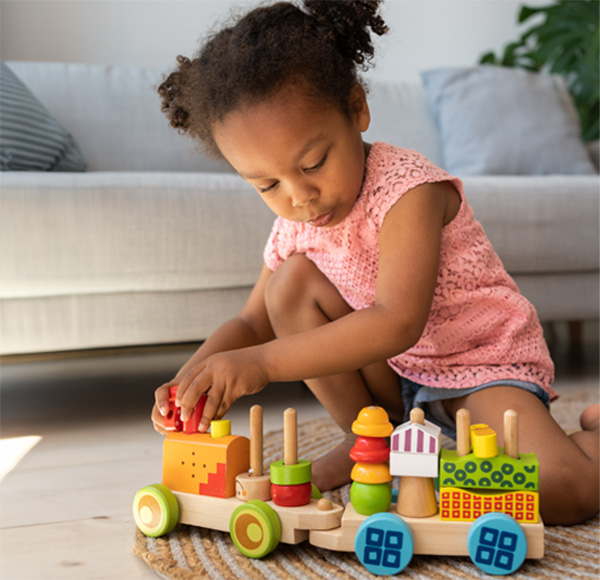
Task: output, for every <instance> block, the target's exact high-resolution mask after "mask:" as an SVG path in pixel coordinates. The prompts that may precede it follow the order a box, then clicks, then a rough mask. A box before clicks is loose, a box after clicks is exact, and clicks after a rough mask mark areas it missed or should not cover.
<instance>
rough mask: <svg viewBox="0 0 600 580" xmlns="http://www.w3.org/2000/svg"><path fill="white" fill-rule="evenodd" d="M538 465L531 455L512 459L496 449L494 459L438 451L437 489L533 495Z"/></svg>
mask: <svg viewBox="0 0 600 580" xmlns="http://www.w3.org/2000/svg"><path fill="white" fill-rule="evenodd" d="M538 485H539V464H538V461H537V459H536V456H535V453H523V454H521V455H520V457H519V459H513V458H512V457H509V456H508V455H506V454H505V453H504V449H503V448H502V447H499V448H498V455H497V456H496V457H491V458H488V459H480V458H478V457H475V454H474V453H469V455H465V456H463V457H457V455H456V451H453V450H451V449H442V453H441V456H440V486H443V487H461V488H481V489H498V490H502V491H510V490H515V491H516V490H531V491H537V489H538Z"/></svg>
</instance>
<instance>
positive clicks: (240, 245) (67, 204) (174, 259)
mask: <svg viewBox="0 0 600 580" xmlns="http://www.w3.org/2000/svg"><path fill="white" fill-rule="evenodd" d="M8 64H9V66H10V68H11V69H12V70H13V71H14V72H15V74H16V75H17V76H18V77H19V78H20V79H21V80H22V81H23V82H24V83H25V84H26V85H27V86H28V87H29V88H30V89H31V91H32V92H33V93H34V94H35V95H36V96H37V97H38V98H39V99H40V101H41V102H42V103H43V104H44V105H45V106H46V107H47V108H48V110H49V111H50V112H51V113H52V114H53V116H54V117H55V118H56V119H57V120H58V121H59V122H60V123H61V124H62V125H63V126H64V127H65V128H66V129H67V130H68V131H69V132H70V133H71V134H72V135H73V136H74V138H75V140H76V141H77V143H78V144H79V146H80V148H81V150H82V151H83V154H84V156H85V157H86V160H87V162H88V168H87V171H86V172H84V173H52V172H48V173H40V172H3V173H2V174H1V175H0V179H1V186H2V187H1V205H0V325H1V326H0V354H4V355H6V354H22V353H36V352H48V351H66V350H78V349H88V348H102V347H114V346H126V345H146V344H158V343H161V344H162V343H175V342H188V341H198V340H201V339H203V338H205V337H206V336H207V335H208V334H209V333H210V332H211V331H212V330H213V329H214V328H216V326H217V325H218V324H220V323H221V322H222V321H224V320H226V319H227V318H228V317H230V316H231V315H233V314H234V313H236V312H237V311H238V309H239V308H240V307H241V305H242V304H243V302H244V300H245V298H246V297H247V295H248V292H249V290H250V288H251V286H252V284H253V282H254V281H255V279H256V276H257V274H258V272H259V269H260V266H261V261H262V258H261V256H262V249H263V246H264V243H265V241H266V238H267V236H268V233H269V230H270V226H271V223H272V220H273V216H272V214H271V213H270V211H269V210H268V209H267V208H266V206H264V205H263V204H262V202H261V201H260V199H259V198H258V196H257V195H256V194H255V193H254V191H253V189H252V188H251V187H249V186H248V185H247V184H245V183H244V182H243V181H242V180H241V179H240V178H239V177H238V176H236V175H234V174H231V173H228V172H227V169H225V168H223V167H221V166H220V165H218V164H217V163H215V162H213V161H209V160H207V159H205V158H204V157H202V156H201V155H199V154H198V153H196V152H194V151H193V143H192V142H191V141H189V140H188V139H187V138H185V137H181V136H179V135H178V134H177V132H176V131H174V130H173V129H171V128H170V127H169V126H168V123H167V121H166V119H165V118H164V117H163V115H162V113H161V111H160V103H159V98H158V96H157V93H156V90H155V89H156V86H157V85H158V84H159V83H160V81H161V78H162V72H163V71H161V70H158V69H149V68H133V67H113V66H94V65H81V64H62V63H31V62H11V63H8ZM370 103H371V111H372V117H373V121H372V127H371V129H369V133H368V134H367V136H366V138H367V140H370V141H374V140H383V141H387V142H390V143H394V144H398V145H401V146H404V147H410V148H414V149H417V150H419V151H421V152H423V153H424V154H426V155H427V156H428V157H429V158H430V159H431V160H432V161H433V162H435V163H438V164H439V165H442V166H443V162H442V155H441V146H440V138H439V135H438V133H437V130H436V126H435V124H434V121H433V119H432V116H431V114H430V111H429V106H428V101H427V98H426V94H425V91H424V88H423V86H422V85H421V84H420V83H416V82H415V83H402V84H398V85H374V86H373V87H372V90H371V97H370ZM459 177H460V176H459ZM463 181H464V184H465V190H466V194H467V198H468V199H469V201H470V203H471V205H472V206H473V208H474V211H475V214H476V216H477V217H478V219H479V220H480V221H481V222H482V223H483V225H484V227H485V229H486V231H487V233H488V236H489V237H490V239H491V240H492V242H493V244H494V245H495V247H496V250H497V251H498V253H499V255H500V257H501V258H502V259H503V261H504V263H505V266H506V268H507V270H508V271H509V272H510V273H511V274H512V275H513V276H514V278H515V280H516V282H517V283H518V284H519V286H520V288H521V290H522V292H523V293H524V294H525V295H526V296H527V297H529V299H530V300H531V301H532V302H533V303H534V305H535V306H536V308H537V310H538V313H539V315H540V318H541V319H543V320H581V319H592V318H598V315H599V301H598V296H599V285H598V278H599V276H598V271H599V268H598V247H599V239H598V198H599V196H598V176H597V175H596V176H589V175H588V176H582V175H576V176H540V177H523V176H518V177H517V176H514V177H512V176H511V177H506V176H505V177H498V176H483V177H465V178H464V179H463Z"/></svg>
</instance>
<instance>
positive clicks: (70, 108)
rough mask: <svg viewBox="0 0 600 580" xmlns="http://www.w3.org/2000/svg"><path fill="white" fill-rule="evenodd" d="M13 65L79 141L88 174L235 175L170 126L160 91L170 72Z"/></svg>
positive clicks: (49, 64)
mask: <svg viewBox="0 0 600 580" xmlns="http://www.w3.org/2000/svg"><path fill="white" fill-rule="evenodd" d="M8 64H9V65H10V67H11V68H12V70H13V71H14V72H15V73H16V74H17V75H18V76H19V78H21V80H23V82H25V83H26V84H27V86H28V87H29V88H30V89H31V91H32V92H33V93H34V94H35V95H36V96H37V97H38V98H39V99H40V101H41V102H42V103H43V104H44V106H45V107H47V109H48V110H49V111H50V112H51V113H52V115H53V116H54V117H55V118H56V119H57V120H58V121H59V122H60V123H61V124H62V125H63V126H64V127H65V128H66V129H67V130H68V131H69V132H70V133H71V134H72V135H73V137H74V138H75V139H76V140H77V142H78V143H79V146H80V147H81V150H82V151H83V152H84V154H85V157H86V159H87V162H88V171H193V172H228V171H231V170H230V169H229V168H228V167H227V166H225V165H223V164H221V163H218V162H216V161H213V160H211V159H208V158H207V157H205V156H204V155H202V154H200V153H199V152H198V151H197V147H196V144H195V143H194V142H193V141H192V140H191V139H188V138H187V137H182V136H181V135H179V134H178V132H177V131H176V130H175V129H173V128H171V127H170V126H169V122H168V120H167V119H166V118H165V116H164V115H163V113H162V112H161V110H160V108H161V105H160V98H159V96H158V93H157V90H156V89H157V87H158V85H159V84H160V83H161V82H162V78H163V73H164V72H165V71H164V69H161V68H159V67H134V66H108V65H91V64H79V63H62V62H16V61H14V62H9V63H8Z"/></svg>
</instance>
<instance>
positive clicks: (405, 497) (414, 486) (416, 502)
mask: <svg viewBox="0 0 600 580" xmlns="http://www.w3.org/2000/svg"><path fill="white" fill-rule="evenodd" d="M396 511H397V512H398V513H399V514H400V515H402V516H407V517H410V518H427V517H429V516H432V515H434V514H436V513H437V511H438V504H437V499H436V496H435V483H434V481H433V479H432V478H431V477H407V476H405V477H402V478H401V479H400V489H399V490H398V502H397V503H396Z"/></svg>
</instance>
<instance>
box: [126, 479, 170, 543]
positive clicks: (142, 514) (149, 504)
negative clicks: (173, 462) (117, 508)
mask: <svg viewBox="0 0 600 580" xmlns="http://www.w3.org/2000/svg"><path fill="white" fill-rule="evenodd" d="M133 518H134V519H135V523H136V525H137V527H138V528H139V529H140V531H141V532H142V533H144V534H146V535H147V536H150V537H151V538H157V537H158V536H163V535H164V534H168V533H169V532H172V531H173V529H174V528H175V526H176V525H177V522H178V521H179V505H178V503H177V498H176V497H175V496H174V495H173V492H172V491H171V490H170V489H169V488H168V487H167V486H166V485H163V484H162V483H156V484H154V485H148V486H146V487H142V489H140V491H138V492H137V493H136V494H135V497H134V498H133Z"/></svg>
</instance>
